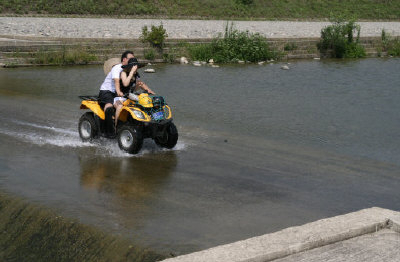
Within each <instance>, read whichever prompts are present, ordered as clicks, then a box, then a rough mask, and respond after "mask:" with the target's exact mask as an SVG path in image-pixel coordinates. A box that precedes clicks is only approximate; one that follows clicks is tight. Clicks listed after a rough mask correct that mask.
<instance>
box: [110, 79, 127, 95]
mask: <svg viewBox="0 0 400 262" xmlns="http://www.w3.org/2000/svg"><path fill="white" fill-rule="evenodd" d="M113 80H114V83H115V91H116V92H117V96H124V93H122V92H121V87H120V86H119V78H114V79H113Z"/></svg>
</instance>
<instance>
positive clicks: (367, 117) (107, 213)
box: [0, 59, 400, 254]
mask: <svg viewBox="0 0 400 262" xmlns="http://www.w3.org/2000/svg"><path fill="white" fill-rule="evenodd" d="M281 65H282V64H279V63H277V64H266V65H263V66H259V65H226V66H221V67H219V68H212V67H209V66H202V67H194V66H191V65H157V66H155V69H156V73H155V74H142V75H143V80H144V81H145V82H146V83H147V84H148V85H149V86H150V87H151V88H152V89H153V90H155V91H156V92H157V94H159V95H163V96H164V97H165V99H166V101H167V103H168V104H169V105H170V106H171V108H172V110H173V118H174V123H175V124H176V125H177V127H178V131H179V141H178V144H177V146H176V147H175V148H174V149H172V150H166V149H161V148H159V147H158V146H156V145H155V143H154V142H153V141H151V140H148V141H145V143H144V146H143V149H142V151H141V152H140V153H139V154H138V155H129V154H126V153H123V152H121V151H120V149H119V148H118V145H117V143H116V141H113V140H107V139H99V140H98V141H96V142H94V143H83V142H81V141H80V139H79V135H78V132H77V125H78V120H79V117H80V116H81V114H83V113H84V111H83V110H80V109H79V105H80V99H79V98H78V96H79V95H94V94H97V93H98V88H99V87H100V84H101V82H102V80H103V79H104V74H103V70H102V67H101V66H82V67H81V66H76V67H36V68H35V67H31V68H16V69H3V70H0V80H1V86H0V94H1V96H0V110H1V114H0V120H1V125H0V142H1V146H0V189H1V190H3V191H6V192H9V193H11V194H14V195H17V196H22V197H24V198H26V199H28V200H29V201H31V202H33V203H39V204H41V205H44V206H47V207H49V208H51V209H54V210H56V212H58V213H60V214H61V215H63V216H66V217H71V218H74V219H78V220H79V221H81V222H82V223H84V224H88V225H93V226H96V227H98V228H100V229H102V230H104V231H106V232H110V233H112V234H115V235H120V236H123V237H126V238H132V239H135V241H137V242H138V243H140V244H141V245H143V246H148V247H150V248H152V249H154V250H157V251H162V252H165V251H168V252H172V253H174V254H183V253H188V252H193V251H197V250H201V249H205V248H208V247H212V246H215V245H219V244H224V243H229V242H232V241H236V240H241V239H245V238H248V237H252V236H256V235H261V234H265V233H269V232H274V231H277V230H280V229H283V228H286V227H289V226H294V225H300V224H304V223H307V222H311V221H315V220H317V219H320V218H325V217H331V216H334V215H339V214H344V213H346V212H350V211H355V210H359V209H362V208H367V207H372V206H379V207H383V208H389V209H393V210H400V204H399V203H400V193H399V186H400V165H399V163H400V132H399V130H400V114H399V112H400V89H399V86H400V78H399V76H398V72H400V59H363V60H346V61H342V60H322V61H319V60H312V61H296V62H293V63H291V64H290V65H289V67H290V70H282V69H280V67H281Z"/></svg>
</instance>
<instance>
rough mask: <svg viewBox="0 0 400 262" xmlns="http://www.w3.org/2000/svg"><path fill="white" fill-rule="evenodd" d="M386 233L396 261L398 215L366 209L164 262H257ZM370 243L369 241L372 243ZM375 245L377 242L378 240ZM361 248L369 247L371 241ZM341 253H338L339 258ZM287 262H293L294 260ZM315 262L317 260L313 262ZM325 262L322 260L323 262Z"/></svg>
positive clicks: (399, 257) (399, 255) (349, 258)
mask: <svg viewBox="0 0 400 262" xmlns="http://www.w3.org/2000/svg"><path fill="white" fill-rule="evenodd" d="M383 230H388V231H390V232H392V233H393V234H395V237H394V238H395V240H396V241H392V242H390V241H389V243H390V244H391V245H393V247H392V249H391V250H392V254H390V257H391V259H393V258H394V259H395V260H393V261H400V251H399V248H400V212H396V211H392V210H388V209H383V208H377V207H374V208H369V209H363V210H360V211H358V212H353V213H349V214H346V215H341V216H336V217H332V218H327V219H322V220H318V221H316V222H312V223H309V224H305V225H303V226H297V227H290V228H287V229H284V230H281V231H278V232H276V233H271V234H266V235H263V236H259V237H254V238H250V239H246V240H243V241H238V242H235V243H231V244H227V245H222V246H217V247H214V248H210V249H207V250H204V251H200V252H195V253H192V254H187V255H183V256H179V257H176V258H170V259H166V260H164V261H165V262H189V261H190V262H200V261H204V262H206V261H207V262H212V261H215V262H216V261H218V262H223V261H226V262H228V261H230V262H239V261H240V262H245V261H246V262H253V261H254V262H261V261H263V262H264V261H273V260H276V259H281V258H284V257H287V256H290V255H293V254H298V253H300V252H304V251H307V250H315V249H318V248H321V247H323V246H327V245H331V244H334V243H339V242H342V241H345V240H352V241H353V240H354V241H357V238H358V237H361V236H366V235H369V234H371V237H374V236H375V235H373V234H374V233H375V232H379V231H383ZM373 240H374V239H372V243H374V242H373ZM376 241H381V240H380V239H379V238H377V239H376ZM362 245H371V241H370V242H368V243H364V244H362ZM363 248H365V249H366V250H367V251H366V254H365V255H364V258H363V260H362V261H363V262H367V261H374V260H373V259H374V258H372V260H369V259H368V257H369V255H368V252H372V251H369V250H368V248H369V247H368V246H366V247H363ZM340 252H342V251H341V250H339V251H338V253H339V254H340ZM352 257H353V258H354V256H353V254H352V253H350V254H349V256H347V257H343V256H342V257H341V259H343V260H341V261H360V260H358V259H355V260H352ZM302 259H303V260H302V261H308V260H309V259H308V257H307V254H305V255H303V257H302ZM290 261H297V260H296V259H294V260H290ZM317 261H318V260H317ZM324 261H325V260H324ZM338 261H340V260H338Z"/></svg>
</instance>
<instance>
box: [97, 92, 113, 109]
mask: <svg viewBox="0 0 400 262" xmlns="http://www.w3.org/2000/svg"><path fill="white" fill-rule="evenodd" d="M114 97H115V93H113V92H111V91H108V90H100V93H99V103H100V104H101V105H102V106H104V105H106V104H113V103H114Z"/></svg>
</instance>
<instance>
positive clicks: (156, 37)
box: [140, 24, 168, 49]
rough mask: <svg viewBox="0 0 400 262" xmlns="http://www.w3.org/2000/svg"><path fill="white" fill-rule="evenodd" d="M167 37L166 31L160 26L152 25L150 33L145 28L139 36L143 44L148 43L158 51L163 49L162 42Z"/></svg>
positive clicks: (145, 27)
mask: <svg viewBox="0 0 400 262" xmlns="http://www.w3.org/2000/svg"><path fill="white" fill-rule="evenodd" d="M167 37H168V34H167V31H166V30H165V29H164V27H163V25H162V24H160V25H159V26H155V25H152V26H151V30H150V31H149V29H148V28H147V26H144V27H142V35H141V36H140V38H141V39H142V41H143V42H148V43H149V44H151V45H152V46H154V47H157V48H159V49H162V48H163V47H164V41H165V39H166V38H167Z"/></svg>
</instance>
